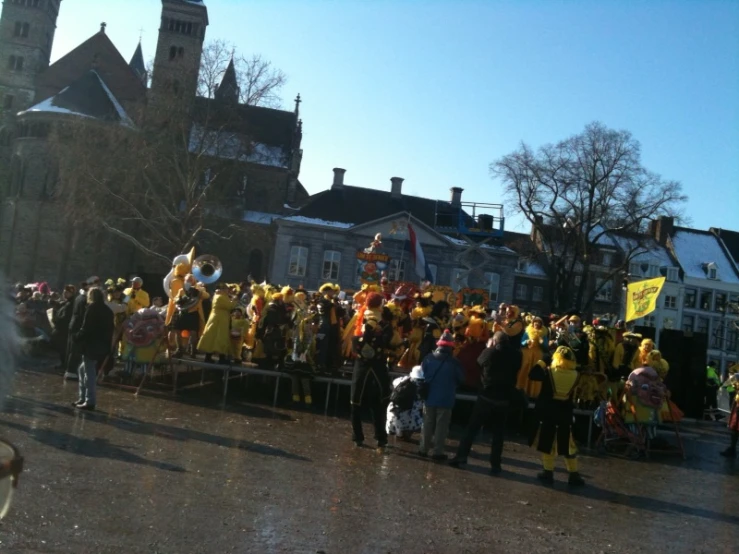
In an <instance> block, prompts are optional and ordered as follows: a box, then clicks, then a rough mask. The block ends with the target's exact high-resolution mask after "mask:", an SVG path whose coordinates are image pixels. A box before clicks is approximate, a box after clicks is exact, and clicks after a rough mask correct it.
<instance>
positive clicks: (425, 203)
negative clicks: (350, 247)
mask: <svg viewBox="0 0 739 554" xmlns="http://www.w3.org/2000/svg"><path fill="white" fill-rule="evenodd" d="M399 212H409V213H410V214H412V215H413V217H415V218H416V219H418V220H419V221H422V222H423V223H425V224H426V225H428V226H429V227H431V228H433V227H434V223H435V218H436V200H430V199H428V198H421V197H419V196H410V195H408V194H403V195H402V196H401V197H400V198H394V197H393V196H392V195H391V193H390V191H385V190H377V189H370V188H363V187H352V186H348V185H343V186H342V187H340V188H331V189H329V190H324V191H322V192H319V193H317V194H314V195H313V196H311V197H310V199H309V200H308V202H307V203H306V204H305V205H304V206H303V207H302V208H301V209H300V212H299V215H301V216H303V217H307V218H312V219H323V220H325V221H336V222H339V223H353V224H354V225H361V224H363V223H367V222H369V221H375V220H376V219H381V218H383V217H387V216H389V215H393V214H397V213H399Z"/></svg>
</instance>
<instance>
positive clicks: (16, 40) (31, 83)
mask: <svg viewBox="0 0 739 554" xmlns="http://www.w3.org/2000/svg"><path fill="white" fill-rule="evenodd" d="M60 3H61V0H5V1H4V2H3V11H2V15H0V119H2V118H4V117H5V116H7V115H8V114H12V113H17V112H19V111H21V110H24V109H25V108H28V107H29V106H31V105H32V102H33V101H34V96H35V81H36V76H37V75H38V74H39V73H41V72H42V71H43V70H44V69H46V68H47V67H49V59H50V57H51V46H52V44H53V43H54V33H55V31H56V20H57V16H58V15H59V4H60Z"/></svg>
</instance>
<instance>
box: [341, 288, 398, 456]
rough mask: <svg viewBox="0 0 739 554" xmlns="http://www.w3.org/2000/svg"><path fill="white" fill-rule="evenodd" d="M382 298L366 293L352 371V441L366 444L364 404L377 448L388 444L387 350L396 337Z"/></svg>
mask: <svg viewBox="0 0 739 554" xmlns="http://www.w3.org/2000/svg"><path fill="white" fill-rule="evenodd" d="M382 301H383V297H382V295H380V294H379V293H376V292H373V293H370V294H369V295H368V296H367V300H366V305H367V311H365V313H364V320H363V321H362V334H361V336H359V337H355V339H354V350H355V353H356V355H357V359H356V361H355V362H354V372H353V374H352V389H351V402H352V415H351V417H352V440H353V441H354V444H356V445H357V446H362V444H363V443H364V431H363V429H362V407H363V406H365V407H368V408H370V410H371V411H372V419H373V421H374V424H375V439H376V440H377V448H384V447H385V446H387V430H386V429H385V422H386V420H387V405H388V401H389V400H390V375H389V373H388V367H387V349H388V347H389V346H390V342H391V341H392V339H393V327H392V314H391V313H390V310H385V317H383V310H382ZM388 318H390V319H388Z"/></svg>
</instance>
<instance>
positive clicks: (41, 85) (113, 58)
mask: <svg viewBox="0 0 739 554" xmlns="http://www.w3.org/2000/svg"><path fill="white" fill-rule="evenodd" d="M90 69H95V71H97V72H98V74H99V75H100V76H101V77H102V79H103V80H104V81H105V83H106V84H107V85H108V87H110V90H111V91H112V92H113V94H114V95H115V97H116V98H117V99H118V100H119V101H121V102H124V103H128V102H143V101H144V100H145V97H146V88H145V87H144V84H143V82H142V81H141V79H140V78H139V76H138V75H137V74H136V72H135V71H134V69H133V68H132V67H131V66H130V65H129V64H128V63H127V62H126V60H125V59H123V56H122V55H121V53H120V52H119V51H118V49H117V48H116V47H115V45H114V44H113V43H112V42H111V41H110V39H109V38H108V35H106V34H105V33H104V32H98V33H96V34H94V35H93V36H91V37H90V38H89V39H87V40H86V41H85V42H83V43H82V44H80V45H79V46H77V47H76V48H75V49H74V50H72V51H71V52H69V53H67V54H66V55H64V56H63V57H61V58H60V59H58V60H57V61H56V62H54V63H53V64H52V65H50V66H49V67H48V68H47V69H46V70H45V71H44V72H43V73H41V74H40V75H39V76H38V78H37V80H36V86H37V90H38V96H37V98H38V99H40V100H45V99H46V98H49V97H51V96H54V95H55V94H56V93H57V92H59V91H60V90H61V89H63V88H64V87H66V86H67V85H69V84H70V83H71V82H73V81H76V80H77V79H79V78H80V77H83V76H84V75H85V74H86V73H87V72H89V71H90Z"/></svg>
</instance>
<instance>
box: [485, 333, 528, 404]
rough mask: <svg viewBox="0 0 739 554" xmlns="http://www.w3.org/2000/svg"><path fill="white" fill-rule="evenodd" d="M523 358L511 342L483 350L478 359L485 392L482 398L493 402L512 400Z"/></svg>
mask: <svg viewBox="0 0 739 554" xmlns="http://www.w3.org/2000/svg"><path fill="white" fill-rule="evenodd" d="M522 356H523V355H522V354H521V351H520V350H519V349H517V348H515V347H514V346H512V345H511V344H510V341H508V342H504V343H502V344H497V345H495V346H494V347H493V348H486V349H485V350H483V351H482V354H480V357H479V358H477V363H478V364H480V367H482V388H483V390H482V392H481V393H480V396H484V397H486V398H489V399H491V400H511V399H512V396H513V392H514V390H515V388H516V377H517V376H518V370H519V369H521V358H522Z"/></svg>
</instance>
